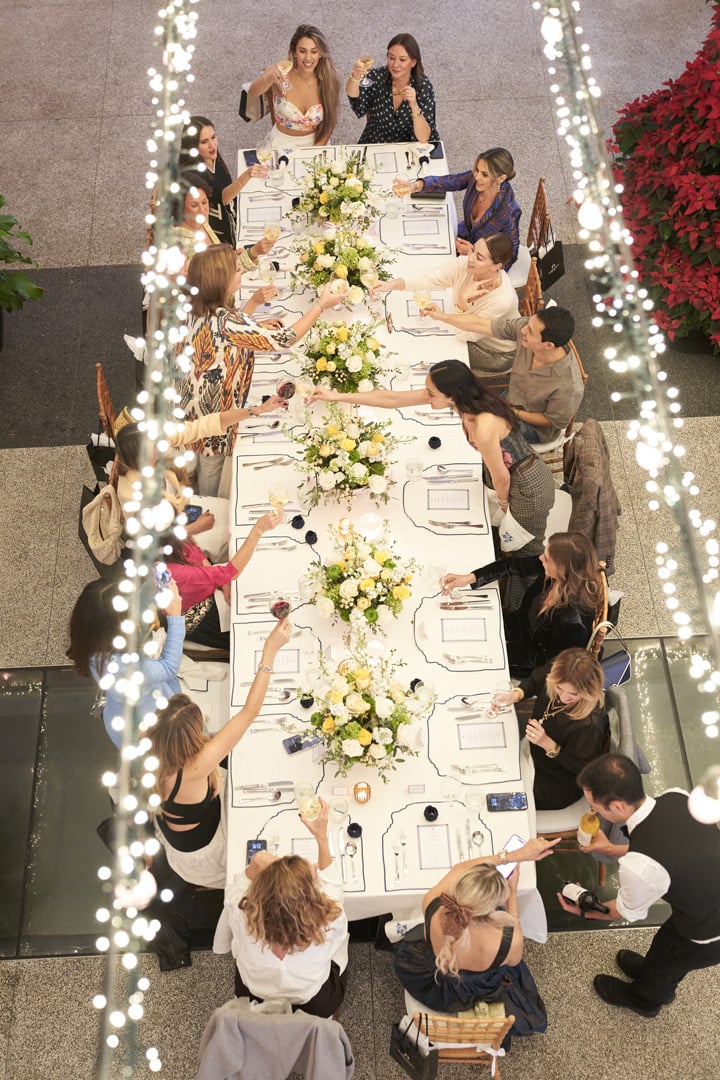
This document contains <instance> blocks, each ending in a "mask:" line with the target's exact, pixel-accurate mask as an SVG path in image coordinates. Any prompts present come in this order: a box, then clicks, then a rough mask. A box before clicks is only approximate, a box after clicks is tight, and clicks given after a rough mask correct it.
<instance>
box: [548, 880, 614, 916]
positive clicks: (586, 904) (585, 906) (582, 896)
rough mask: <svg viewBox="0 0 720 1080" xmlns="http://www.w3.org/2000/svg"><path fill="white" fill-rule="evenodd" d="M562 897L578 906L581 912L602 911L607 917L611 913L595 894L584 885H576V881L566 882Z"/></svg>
mask: <svg viewBox="0 0 720 1080" xmlns="http://www.w3.org/2000/svg"><path fill="white" fill-rule="evenodd" d="M560 895H561V896H563V897H564V898H565V899H566V900H569V901H570V903H571V904H576V905H577V907H579V908H580V910H581V911H601V912H602V913H603V915H607V914H608V912H609V911H610V908H609V907H607V906H606V905H605V904H601V903H600V901H599V900H598V898H597V896H596V895H595V893H592V892H590V890H589V889H586V888H585V887H584V886H583V885H576V884H575V882H574V881H566V882H565V884H564V885H563V887H562V890H561V893H560Z"/></svg>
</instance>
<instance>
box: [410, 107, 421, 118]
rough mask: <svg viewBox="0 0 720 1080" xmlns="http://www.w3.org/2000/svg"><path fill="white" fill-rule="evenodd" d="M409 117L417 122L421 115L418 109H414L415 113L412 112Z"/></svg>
mask: <svg viewBox="0 0 720 1080" xmlns="http://www.w3.org/2000/svg"><path fill="white" fill-rule="evenodd" d="M411 115H412V118H413V120H417V118H418V116H422V113H421V112H420V110H419V109H415V112H413V113H412V114H411Z"/></svg>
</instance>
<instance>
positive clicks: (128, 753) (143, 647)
mask: <svg viewBox="0 0 720 1080" xmlns="http://www.w3.org/2000/svg"><path fill="white" fill-rule="evenodd" d="M196 2H197V0H169V2H168V3H167V4H166V5H165V6H164V7H163V8H161V10H160V11H159V13H158V25H157V26H156V28H155V35H156V37H157V39H158V41H159V45H160V48H161V50H162V60H161V63H160V64H159V65H158V67H157V68H151V69H150V71H149V77H150V88H151V91H152V94H153V97H152V104H153V109H154V130H153V133H152V137H151V138H150V139H149V140H148V151H149V153H150V168H149V170H148V172H147V176H146V185H147V187H148V189H149V191H151V192H154V193H155V194H154V199H153V203H154V209H153V211H152V212H151V213H149V214H148V216H147V218H146V222H147V224H148V226H149V227H150V228H151V229H152V234H153V240H152V243H151V245H150V246H149V247H148V249H147V251H146V252H145V253H144V255H143V263H144V273H143V278H142V281H143V285H144V287H145V294H146V297H147V301H148V324H147V335H146V339H145V342H146V351H145V362H146V377H145V387H144V389H143V391H142V392H141V393H140V394H139V395H138V397H137V401H136V403H135V405H134V406H133V407H132V408H131V410H130V412H131V416H132V419H133V420H134V421H136V422H138V423H139V424H140V426H141V429H142V430H144V431H145V434H146V436H147V438H146V439H144V440H143V443H144V447H143V454H142V459H141V463H140V465H141V468H140V474H141V481H140V484H139V489H137V490H136V493H135V495H136V497H135V500H134V501H133V502H131V503H127V504H126V513H127V523H126V528H127V534H128V536H129V537H130V538H131V541H132V545H133V547H132V554H131V557H130V558H129V559H127V560H126V562H125V576H124V578H123V579H122V580H121V581H120V582H119V583H118V590H117V594H116V595H115V597H114V600H113V604H114V607H115V610H116V611H118V612H120V613H121V615H122V621H121V623H120V635H119V636H118V637H116V638H115V639H114V641H113V648H114V650H115V651H116V652H117V653H120V654H121V664H120V665H118V664H111V665H109V666H108V669H107V671H106V673H105V675H104V677H103V679H102V681H101V684H100V685H101V688H102V689H105V690H108V689H109V688H110V687H111V686H113V685H114V687H115V689H116V690H117V691H118V692H119V693H120V694H121V695H122V697H123V699H124V713H123V717H122V718H121V719H119V720H117V721H116V722H115V723H116V728H117V729H118V730H119V731H120V732H121V734H122V748H121V751H120V767H119V769H118V771H117V773H106V774H105V775H104V776H103V782H104V783H105V784H106V785H107V787H108V788H109V790H110V792H111V795H112V797H113V798H114V799H115V800H116V802H117V808H116V813H115V816H114V826H115V836H114V847H115V851H116V854H115V858H114V860H113V862H112V865H108V866H101V867H100V868H99V870H98V876H99V878H100V880H101V881H102V882H103V883H104V889H105V892H106V894H107V904H106V906H104V907H101V908H100V909H99V910H98V911H97V913H96V916H97V919H98V921H99V923H100V925H101V928H102V933H101V936H100V937H99V938H98V939H97V942H96V945H97V948H98V950H99V951H101V952H104V953H106V954H107V956H108V963H107V965H106V976H105V986H104V988H103V993H102V994H97V995H96V996H95V998H94V999H93V1004H94V1005H95V1007H96V1008H97V1009H100V1010H102V1012H103V1022H102V1025H101V1034H100V1045H99V1050H98V1070H97V1072H96V1076H98V1077H101V1078H102V1077H109V1076H110V1075H111V1074H112V1075H117V1066H116V1065H115V1066H114V1065H113V1058H114V1057H115V1056H117V1055H116V1053H115V1052H116V1051H117V1050H118V1047H121V1050H120V1054H121V1056H122V1061H123V1068H122V1075H123V1076H125V1077H131V1076H133V1075H135V1074H136V1070H138V1069H140V1068H141V1069H142V1072H143V1073H144V1074H146V1070H147V1069H149V1070H150V1072H159V1071H160V1069H161V1067H162V1062H161V1059H160V1054H159V1051H158V1049H157V1048H156V1047H154V1046H148V1047H146V1048H145V1049H144V1051H142V1050H141V1049H140V1048H139V1046H138V1040H137V1027H136V1025H137V1024H138V1022H139V1021H141V1020H142V1018H143V1016H144V1004H143V1003H144V998H145V995H146V993H147V991H148V989H149V987H150V980H149V979H148V978H147V977H140V976H139V973H138V952H140V951H141V949H143V948H144V947H145V946H146V943H147V942H149V941H152V940H153V938H154V937H155V935H156V933H157V932H158V930H159V929H160V922H159V921H158V920H157V919H155V918H148V917H147V916H146V915H144V914H143V911H144V909H145V908H146V907H147V906H148V904H149V903H150V902H151V901H153V900H155V899H156V889H157V885H156V882H155V879H154V877H153V876H152V874H151V873H150V872H149V870H148V869H147V866H146V862H147V860H149V859H152V858H153V857H154V856H155V855H156V854H157V853H158V851H159V849H160V844H159V842H158V840H157V839H156V838H155V836H154V834H153V831H152V825H151V822H152V818H151V815H152V810H153V809H154V808H155V807H157V806H158V805H159V803H160V798H159V796H158V795H157V794H156V793H155V791H154V788H155V770H156V769H157V767H158V761H157V759H156V758H155V757H153V756H152V754H151V741H150V738H149V736H148V732H149V730H150V728H151V727H152V725H153V723H154V721H155V714H154V713H152V712H151V713H144V712H143V709H142V708H141V705H140V701H141V697H142V694H143V676H142V672H141V670H140V668H139V661H140V659H141V656H142V655H149V654H150V652H151V648H152V646H151V645H150V644H147V643H146V642H147V639H148V631H149V630H150V628H151V627H152V625H153V623H154V620H155V617H156V607H157V606H162V605H163V603H167V601H168V600H169V596H167V595H166V596H163V594H162V589H161V588H160V587H159V586H158V582H157V579H156V564H157V565H158V567H159V569H163V564H162V562H161V561H160V562H159V563H158V559H160V560H161V559H162V554H163V553H162V551H161V550H160V537H161V536H163V534H165V533H167V532H168V530H169V529H170V528H173V527H174V528H175V531H176V532H178V535H180V536H181V537H184V536H185V532H184V529H183V525H182V524H175V511H174V508H173V507H172V505H171V504H170V503H169V502H168V500H167V499H166V498H165V496H164V474H165V468H166V467H167V466H168V465H170V464H174V465H176V466H177V467H178V468H182V467H183V466H184V465H185V464H186V460H185V456H184V453H183V454H180V455H179V456H177V457H174V456H173V455H172V454H171V452H170V445H169V443H168V441H167V440H168V437H169V436H171V435H172V434H174V433H176V432H177V431H178V430H179V428H180V426H181V424H182V421H183V419H184V417H183V414H182V412H181V411H180V410H179V409H177V395H176V392H175V387H174V382H173V356H174V354H175V350H176V348H177V346H178V344H179V343H180V342H182V340H183V338H184V336H185V323H186V318H187V310H188V305H187V296H186V294H185V292H184V290H183V286H184V284H185V282H184V279H183V277H182V273H181V272H182V269H183V267H184V263H185V257H184V255H183V253H182V252H181V251H180V249H179V247H177V245H175V244H173V243H172V242H171V241H172V231H171V230H172V224H173V221H172V206H173V202H174V201H175V200H176V199H177V197H178V195H179V192H180V185H179V180H178V160H179V152H180V141H181V136H182V129H183V125H184V123H186V121H187V118H188V117H187V112H186V110H185V102H184V99H183V94H184V92H185V88H186V85H187V84H188V83H190V82H192V79H193V76H192V74H191V71H190V64H191V60H192V55H193V50H194V45H193V41H194V38H195V34H196V22H197V13H196V12H195V11H194V10H193V7H194V5H195V3H196ZM168 458H172V461H169V460H167V459H168ZM188 494H189V492H188ZM180 521H181V522H182V521H183V519H182V518H181V519H180ZM157 899H159V900H160V901H169V900H171V899H172V893H171V892H170V891H169V890H165V891H164V892H163V893H161V895H160V897H159V898H157Z"/></svg>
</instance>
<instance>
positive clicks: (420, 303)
mask: <svg viewBox="0 0 720 1080" xmlns="http://www.w3.org/2000/svg"><path fill="white" fill-rule="evenodd" d="M413 300H414V301H415V304H416V306H417V309H418V314H419V315H422V313H423V311H424V309H425V308H427V307H430V302H431V300H432V296H431V294H430V290H429V289H416V290H415V292H414V293H413Z"/></svg>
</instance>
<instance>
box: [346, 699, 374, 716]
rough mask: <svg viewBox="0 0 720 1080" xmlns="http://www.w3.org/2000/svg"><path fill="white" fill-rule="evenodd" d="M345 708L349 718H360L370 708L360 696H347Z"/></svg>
mask: <svg viewBox="0 0 720 1080" xmlns="http://www.w3.org/2000/svg"><path fill="white" fill-rule="evenodd" d="M345 708H346V709H347V710H348V712H349V713H350V715H351V716H362V714H363V713H366V712H367V711H368V709H369V708H370V706H369V705H368V703H367V701H365V699H364V698H363V696H362V694H348V696H347V697H346V698H345Z"/></svg>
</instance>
